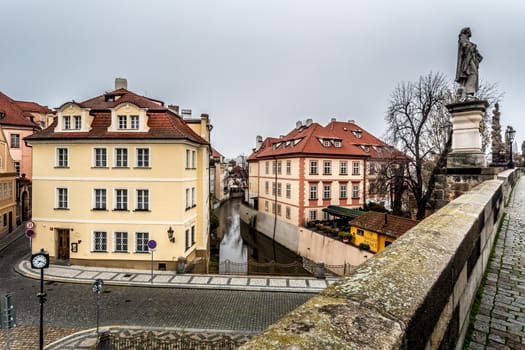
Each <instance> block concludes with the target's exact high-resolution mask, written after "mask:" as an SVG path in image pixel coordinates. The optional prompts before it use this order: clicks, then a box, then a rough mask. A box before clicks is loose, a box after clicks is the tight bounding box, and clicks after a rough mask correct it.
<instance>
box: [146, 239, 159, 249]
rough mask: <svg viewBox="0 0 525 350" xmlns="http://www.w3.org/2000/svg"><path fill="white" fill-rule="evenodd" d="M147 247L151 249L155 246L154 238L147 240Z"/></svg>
mask: <svg viewBox="0 0 525 350" xmlns="http://www.w3.org/2000/svg"><path fill="white" fill-rule="evenodd" d="M148 248H149V249H151V250H153V249H155V248H157V242H155V240H153V239H150V240H149V241H148Z"/></svg>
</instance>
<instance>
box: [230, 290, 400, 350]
mask: <svg viewBox="0 0 525 350" xmlns="http://www.w3.org/2000/svg"><path fill="white" fill-rule="evenodd" d="M402 333H403V332H402V327H401V325H400V324H399V323H398V322H396V321H393V320H391V319H389V318H387V317H385V316H384V315H382V314H381V313H379V312H378V311H377V310H375V309H374V308H371V307H367V306H366V305H362V304H360V303H357V302H355V301H351V300H346V299H344V298H332V297H327V296H317V297H315V298H313V299H311V300H310V301H308V302H307V303H306V304H304V305H302V306H301V307H299V308H297V309H296V310H295V311H293V312H292V313H290V314H288V315H287V316H286V317H284V318H283V319H281V320H280V322H279V323H278V324H276V325H273V326H271V327H270V328H268V329H267V330H266V331H265V332H264V333H263V334H261V335H259V336H257V337H255V338H254V339H253V340H252V341H251V342H249V343H248V344H245V345H243V346H241V347H240V348H239V349H258V350H259V349H261V350H262V349H267V350H270V349H276V350H277V349H362V350H366V349H374V350H376V349H377V350H381V349H384V350H386V349H398V348H399V347H400V346H401V339H402V337H401V336H402ZM371 334H374V335H375V336H373V337H371V336H370V335H371Z"/></svg>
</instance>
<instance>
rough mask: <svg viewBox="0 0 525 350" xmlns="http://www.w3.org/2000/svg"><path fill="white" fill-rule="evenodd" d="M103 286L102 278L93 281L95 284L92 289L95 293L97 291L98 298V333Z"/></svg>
mask: <svg viewBox="0 0 525 350" xmlns="http://www.w3.org/2000/svg"><path fill="white" fill-rule="evenodd" d="M102 288H104V281H103V280H101V279H100V278H97V279H96V280H95V282H93V286H92V288H91V290H92V291H93V293H95V297H96V298H97V334H98V325H99V323H100V322H99V320H100V317H99V315H100V312H99V311H100V293H102Z"/></svg>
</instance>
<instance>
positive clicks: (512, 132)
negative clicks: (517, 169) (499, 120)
mask: <svg viewBox="0 0 525 350" xmlns="http://www.w3.org/2000/svg"><path fill="white" fill-rule="evenodd" d="M505 136H506V137H507V140H508V141H509V164H508V168H509V169H513V168H514V162H513V161H512V143H513V142H514V137H515V136H516V130H514V128H513V127H512V126H510V125H509V126H507V130H505Z"/></svg>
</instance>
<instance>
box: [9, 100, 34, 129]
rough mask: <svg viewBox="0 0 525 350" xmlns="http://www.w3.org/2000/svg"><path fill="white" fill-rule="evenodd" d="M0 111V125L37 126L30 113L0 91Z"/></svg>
mask: <svg viewBox="0 0 525 350" xmlns="http://www.w3.org/2000/svg"><path fill="white" fill-rule="evenodd" d="M0 113H2V115H3V117H2V118H1V119H0V125H9V126H18V127H30V128H38V125H37V124H35V123H34V122H32V121H31V119H30V117H31V114H30V113H29V112H26V111H24V110H23V109H22V108H21V107H20V106H19V105H18V103H17V102H16V101H15V100H13V99H11V98H10V97H9V96H7V95H5V94H3V93H2V92H0Z"/></svg>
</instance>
